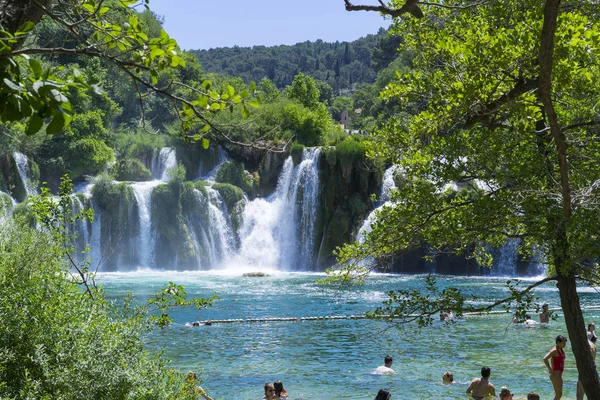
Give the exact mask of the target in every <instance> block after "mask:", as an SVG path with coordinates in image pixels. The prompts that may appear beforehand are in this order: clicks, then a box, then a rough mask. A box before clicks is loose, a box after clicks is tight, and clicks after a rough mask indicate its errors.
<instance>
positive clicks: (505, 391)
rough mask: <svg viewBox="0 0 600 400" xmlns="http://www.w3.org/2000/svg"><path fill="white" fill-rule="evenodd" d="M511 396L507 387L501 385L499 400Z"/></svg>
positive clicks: (507, 398) (508, 399) (506, 399)
mask: <svg viewBox="0 0 600 400" xmlns="http://www.w3.org/2000/svg"><path fill="white" fill-rule="evenodd" d="M512 396H513V395H512V393H511V392H510V390H508V388H506V387H502V389H500V400H511V399H512Z"/></svg>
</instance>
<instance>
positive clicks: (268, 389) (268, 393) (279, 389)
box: [262, 381, 288, 400]
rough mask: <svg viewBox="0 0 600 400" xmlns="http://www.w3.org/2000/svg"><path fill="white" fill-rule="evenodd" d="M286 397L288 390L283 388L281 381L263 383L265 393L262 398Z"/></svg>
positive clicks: (271, 399)
mask: <svg viewBox="0 0 600 400" xmlns="http://www.w3.org/2000/svg"><path fill="white" fill-rule="evenodd" d="M287 398H288V392H287V391H286V390H285V389H284V388H283V383H281V381H275V382H273V383H271V382H267V383H265V395H264V396H263V398H262V400H281V399H287Z"/></svg>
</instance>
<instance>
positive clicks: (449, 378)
mask: <svg viewBox="0 0 600 400" xmlns="http://www.w3.org/2000/svg"><path fill="white" fill-rule="evenodd" d="M453 381H454V375H452V372H450V371H446V372H444V374H443V375H442V382H444V383H452V382H453Z"/></svg>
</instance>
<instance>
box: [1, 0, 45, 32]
mask: <svg viewBox="0 0 600 400" xmlns="http://www.w3.org/2000/svg"><path fill="white" fill-rule="evenodd" d="M51 3H52V0H38V1H37V3H36V2H34V1H32V0H26V1H24V0H0V26H1V27H2V28H1V29H3V30H5V31H8V32H10V33H15V32H16V31H17V29H19V27H21V25H23V24H24V23H25V22H27V21H31V22H33V23H38V22H39V21H40V19H42V16H43V15H44V10H43V9H42V7H40V5H41V6H43V7H49V6H50V4H51ZM38 4H39V5H38Z"/></svg>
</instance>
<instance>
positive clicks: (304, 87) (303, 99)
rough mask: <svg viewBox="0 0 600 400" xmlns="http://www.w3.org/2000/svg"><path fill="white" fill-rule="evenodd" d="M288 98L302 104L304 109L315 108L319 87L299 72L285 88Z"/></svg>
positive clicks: (317, 102)
mask: <svg viewBox="0 0 600 400" xmlns="http://www.w3.org/2000/svg"><path fill="white" fill-rule="evenodd" d="M287 93H288V97H289V98H290V99H294V100H297V101H299V102H300V103H302V104H303V105H304V106H305V107H308V108H311V109H313V108H315V107H317V105H318V104H320V103H319V95H320V92H319V87H318V86H317V83H316V82H315V80H314V79H313V78H311V77H310V76H306V75H304V74H303V73H302V72H300V73H299V74H298V75H296V76H295V77H294V81H293V82H292V85H291V86H289V87H288V88H287Z"/></svg>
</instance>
